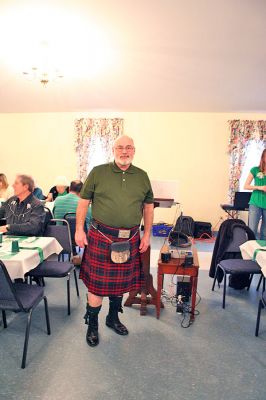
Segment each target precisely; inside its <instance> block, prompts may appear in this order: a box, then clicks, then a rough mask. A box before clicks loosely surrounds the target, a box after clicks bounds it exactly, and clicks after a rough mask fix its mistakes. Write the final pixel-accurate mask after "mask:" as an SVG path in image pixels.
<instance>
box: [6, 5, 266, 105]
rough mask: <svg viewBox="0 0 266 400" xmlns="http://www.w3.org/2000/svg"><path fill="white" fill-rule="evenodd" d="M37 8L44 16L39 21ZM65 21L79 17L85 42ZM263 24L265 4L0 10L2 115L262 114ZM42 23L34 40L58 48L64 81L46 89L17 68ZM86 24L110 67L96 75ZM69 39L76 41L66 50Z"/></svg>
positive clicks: (265, 92) (265, 91) (265, 90)
mask: <svg viewBox="0 0 266 400" xmlns="http://www.w3.org/2000/svg"><path fill="white" fill-rule="evenodd" d="M41 4H45V8H46V9H48V10H49V13H50V16H47V14H46V13H44V12H43V13H42V20H41V21H38V20H37V18H36V17H34V15H35V14H34V13H33V11H34V10H35V9H36V5H38V6H39V5H41ZM22 5H23V9H22V8H21V7H22ZM41 10H43V8H41ZM12 13H14V17H13V16H12V17H11V18H10V15H12ZM65 15H68V16H69V18H70V19H68V21H69V22H68V26H67V32H64V31H63V29H65V28H64V26H63V23H64V21H65V17H64V16H65ZM53 16H56V30H55V31H54V26H53V24H54V20H53V18H52V17H53ZM72 16H75V17H77V16H80V18H81V21H82V22H80V24H81V25H82V27H83V34H81V33H80V30H79V27H78V26H75V25H74V23H72V22H71V18H72ZM265 20H266V1H265V0H185V1H184V0H134V1H132V0H98V1H95V0H94V1H92V0H53V1H51V0H45V1H40V0H34V1H33V0H31V1H27V0H25V1H22V0H1V1H0V50H1V51H0V61H1V63H0V112H68V111H89V110H118V111H187V112H190V111H206V112H235V111H240V112H242V111H243V112H245V111H247V112H249V111H250V112H265V111H266V83H265V71H266V46H265V38H266V23H265ZM33 22H35V26H34V27H33V28H32V27H31V24H32V23H33ZM43 23H44V25H45V29H46V32H43V31H42V37H41V39H43V40H47V38H48V41H49V44H50V45H51V42H52V41H53V39H51V37H49V34H51V32H53V35H54V36H53V38H54V39H56V36H57V34H60V32H61V33H63V37H64V38H65V42H64V43H62V42H61V49H59V50H58V48H57V57H59V58H60V55H62V57H63V56H64V57H63V58H64V60H65V61H64V62H65V65H63V70H65V71H63V73H64V78H62V79H60V80H59V81H56V82H51V83H49V84H48V86H47V88H43V87H42V86H41V84H40V83H39V82H37V81H27V80H26V79H25V77H24V76H23V75H22V66H21V65H22V61H23V63H24V64H25V63H26V62H27V61H28V60H27V57H29V56H28V55H27V54H26V52H25V51H24V50H22V49H23V46H24V45H26V44H27V43H26V42H27V41H28V39H27V38H26V36H25V35H24V33H25V32H26V31H27V32H28V31H29V29H30V32H31V37H32V38H35V37H37V36H38V35H37V33H38V32H37V31H38V26H41V25H43ZM91 24H94V25H95V26H96V27H97V29H98V31H100V32H102V34H103V37H104V41H105V43H106V46H107V48H108V49H111V50H110V51H111V54H112V57H113V58H112V60H113V61H112V64H110V65H107V66H106V69H102V70H99V71H98V73H97V74H96V75H92V74H91V72H90V66H92V65H93V62H94V60H95V59H96V58H97V55H95V54H94V50H95V49H94V50H93V49H92V50H90V47H89V46H91V45H90V43H91V42H92V43H97V40H98V34H93V33H92V31H89V30H88V32H87V33H84V32H85V31H86V29H87V28H88V27H89V26H91ZM1 27H2V28H1ZM84 27H85V28H84ZM84 29H85V31H84ZM3 30H4V31H3ZM46 34H47V37H46V36H45V35H46ZM23 35H24V36H23ZM75 35H76V36H77V35H80V36H82V37H80V38H76V40H80V41H79V43H77V45H76V47H74V48H73V43H72V44H71V37H75ZM96 35H97V37H96ZM61 40H62V39H61ZM68 44H69V47H67V51H66V46H68ZM63 53H64V54H63ZM32 54H33V55H34V54H35V51H34V50H33V51H32ZM107 58H108V57H107ZM12 63H13V65H12ZM70 65H71V68H72V69H71V73H70V69H69V73H68V72H67V71H68V70H67V67H68V66H70ZM82 66H83V69H82Z"/></svg>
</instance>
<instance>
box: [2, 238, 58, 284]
mask: <svg viewBox="0 0 266 400" xmlns="http://www.w3.org/2000/svg"><path fill="white" fill-rule="evenodd" d="M34 239H35V240H34ZM12 240H15V238H13V239H10V238H9V237H8V236H6V237H5V238H4V241H3V243H2V246H1V247H0V259H1V260H2V261H3V263H4V264H5V266H6V268H7V271H8V273H9V276H10V278H11V279H17V278H24V275H25V274H26V273H27V272H29V271H30V270H31V269H33V268H35V267H37V265H39V264H40V262H41V259H40V254H39V251H38V249H20V251H19V252H18V253H11V242H12ZM18 240H19V246H20V247H31V248H34V247H38V248H40V249H42V252H43V259H46V258H48V257H49V256H50V255H52V254H59V253H60V252H61V251H62V250H63V248H62V246H61V245H60V244H59V243H58V241H57V240H56V239H55V238H53V237H38V238H28V239H27V238H23V237H20V238H19V239H18ZM31 240H32V242H30V241H31Z"/></svg>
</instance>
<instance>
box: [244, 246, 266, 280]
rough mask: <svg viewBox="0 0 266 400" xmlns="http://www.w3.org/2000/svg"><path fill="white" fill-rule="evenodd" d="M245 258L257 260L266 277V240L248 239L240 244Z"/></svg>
mask: <svg viewBox="0 0 266 400" xmlns="http://www.w3.org/2000/svg"><path fill="white" fill-rule="evenodd" d="M240 251H241V255H242V257H243V259H244V260H255V261H257V263H258V264H259V266H260V267H261V271H262V273H263V275H264V276H265V277H266V240H248V241H247V242H245V243H243V244H242V245H241V246H240Z"/></svg>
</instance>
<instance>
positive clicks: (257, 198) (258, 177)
mask: <svg viewBox="0 0 266 400" xmlns="http://www.w3.org/2000/svg"><path fill="white" fill-rule="evenodd" d="M250 172H251V174H252V175H253V178H254V186H265V185H266V175H264V174H263V173H262V172H261V171H260V169H259V167H253V168H251V170H250ZM249 204H253V205H254V206H256V207H259V208H266V193H265V192H263V191H262V190H253V192H252V195H251V197H250V201H249Z"/></svg>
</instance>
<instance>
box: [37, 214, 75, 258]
mask: <svg viewBox="0 0 266 400" xmlns="http://www.w3.org/2000/svg"><path fill="white" fill-rule="evenodd" d="M57 222H58V223H60V225H59V224H58V225H57V224H56V225H54V224H55V223H57ZM43 236H48V237H54V238H55V239H56V240H57V241H58V242H59V243H60V244H61V246H62V247H63V251H62V253H65V254H69V255H71V256H73V254H72V243H71V235H70V228H69V223H68V222H67V221H66V220H65V219H51V220H50V222H49V223H48V225H47V227H46V229H45V231H44V234H43Z"/></svg>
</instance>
